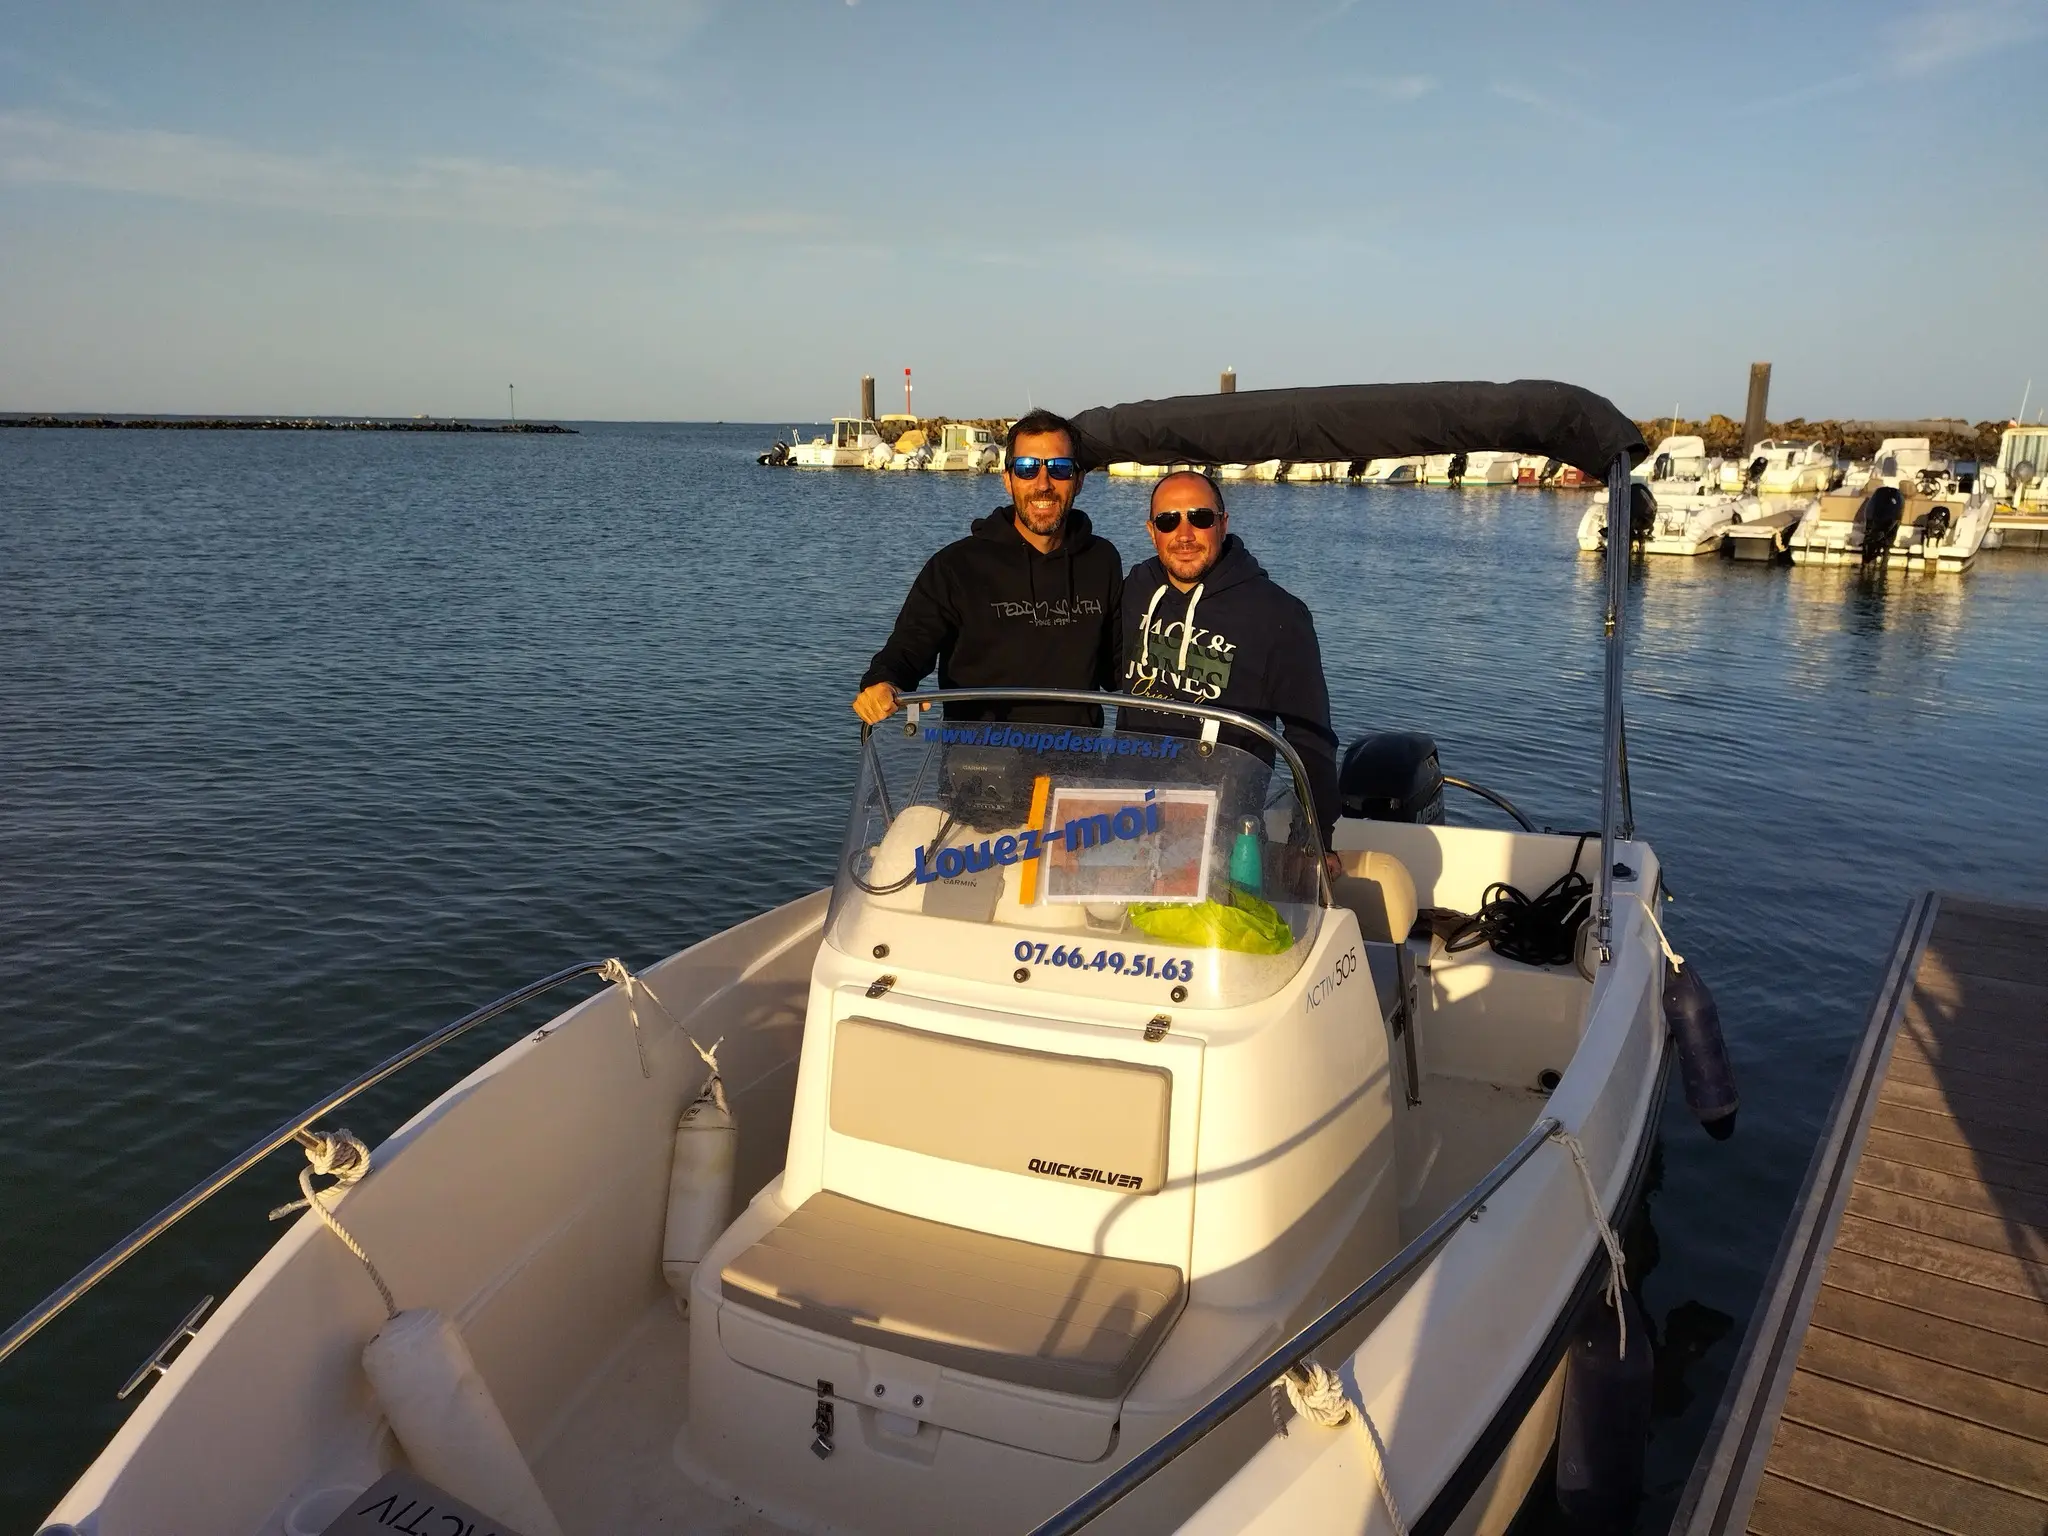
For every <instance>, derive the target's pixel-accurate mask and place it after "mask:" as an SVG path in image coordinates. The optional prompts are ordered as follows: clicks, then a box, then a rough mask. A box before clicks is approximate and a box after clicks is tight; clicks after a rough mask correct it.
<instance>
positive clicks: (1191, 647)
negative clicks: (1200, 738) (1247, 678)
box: [1124, 582, 1237, 703]
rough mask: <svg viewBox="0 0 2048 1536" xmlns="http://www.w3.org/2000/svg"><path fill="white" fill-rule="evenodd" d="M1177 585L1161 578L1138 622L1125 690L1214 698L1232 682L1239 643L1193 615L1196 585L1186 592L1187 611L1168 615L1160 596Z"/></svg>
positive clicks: (1197, 604)
mask: <svg viewBox="0 0 2048 1536" xmlns="http://www.w3.org/2000/svg"><path fill="white" fill-rule="evenodd" d="M1172 590H1173V588H1171V587H1170V586H1168V585H1167V584H1166V583H1164V582H1161V583H1160V585H1159V589H1158V590H1157V591H1155V592H1154V593H1153V594H1152V601H1151V602H1150V603H1148V604H1147V605H1146V607H1145V617H1144V618H1143V619H1142V620H1140V621H1139V624H1138V638H1139V646H1138V654H1137V655H1135V656H1133V657H1131V658H1130V659H1129V660H1128V661H1126V662H1125V663H1124V691H1125V692H1127V693H1133V694H1136V695H1137V696H1138V697H1139V698H1145V699H1176V698H1177V699H1192V700H1194V701H1195V702H1197V703H1213V702H1215V701H1216V700H1217V699H1220V698H1222V697H1223V690H1224V689H1226V688H1228V687H1229V686H1230V670H1231V665H1232V663H1233V662H1234V660H1235V659H1236V656H1237V645H1236V643H1235V642H1234V641H1231V640H1228V639H1225V638H1224V636H1223V635H1222V634H1220V633H1218V632H1217V631H1216V630H1213V629H1208V628H1205V627H1203V626H1202V625H1201V624H1200V623H1199V622H1198V620H1197V619H1196V617H1195V613H1196V610H1197V608H1199V607H1200V605H1201V601H1202V591H1203V589H1202V588H1201V587H1200V586H1197V587H1196V588H1195V589H1194V591H1192V592H1190V593H1189V594H1188V606H1187V612H1186V614H1185V615H1184V616H1183V617H1181V618H1178V619H1167V618H1164V617H1162V616H1160V614H1159V600H1160V599H1161V598H1163V597H1165V596H1166V594H1167V593H1168V592H1170V591H1172Z"/></svg>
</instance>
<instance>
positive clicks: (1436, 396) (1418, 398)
mask: <svg viewBox="0 0 2048 1536" xmlns="http://www.w3.org/2000/svg"><path fill="white" fill-rule="evenodd" d="M1074 430H1075V431H1076V432H1077V433H1079V434H1080V437H1081V441H1080V443H1079V445H1078V450H1079V453H1080V455H1081V458H1082V460H1083V461H1084V462H1085V463H1086V464H1088V465H1089V466H1090V467H1091V468H1099V467H1101V466H1102V465H1105V464H1111V463H1116V462H1120V461H1125V460H1130V461H1135V462H1137V463H1140V464H1256V463H1259V462H1260V461H1261V460H1265V459H1289V460H1294V461H1297V462H1302V461H1317V462H1319V461H1324V460H1330V459H1351V460H1359V459H1405V458H1414V457H1418V456H1421V455H1424V454H1431V453H1475V452H1478V451H1480V450H1482V449H1488V448H1502V449H1508V450H1510V451H1512V452H1515V453H1528V454H1543V455H1544V456H1546V457H1548V458H1553V459H1557V460H1559V461H1561V462H1562V463H1566V464H1569V465H1571V466H1572V467H1573V468H1575V469H1580V470H1583V471H1585V472H1586V473H1587V474H1589V475H1605V474H1606V473H1607V467H1608V466H1609V465H1610V464H1612V463H1613V462H1614V459H1615V457H1616V456H1617V455H1618V454H1624V453H1625V454H1627V455H1628V458H1629V462H1630V464H1635V463H1637V462H1638V461H1640V460H1641V459H1642V457H1643V455H1644V454H1645V453H1646V452H1647V451H1648V450H1647V449H1646V448H1645V446H1644V443H1643V434H1642V433H1640V432H1638V431H1637V430H1636V424H1635V423H1634V422H1632V421H1630V420H1629V419H1628V418H1627V417H1626V416H1624V415H1622V414H1621V412H1620V411H1618V410H1616V409H1615V408H1614V406H1613V404H1612V403H1611V402H1610V401H1608V400H1606V399H1605V398H1603V397H1602V396H1600V395H1596V394H1594V393H1593V392H1592V391H1591V390H1586V389H1580V388H1579V387H1578V386H1577V385H1575V384H1560V383H1557V382H1556V381H1555V380H1552V379H1518V380H1516V381H1515V382H1514V383H1512V384H1483V383H1445V384H1335V385H1329V386H1326V387H1322V388H1316V389H1252V390H1246V391H1244V392H1242V393H1240V394H1228V395H1225V394H1214V395H1176V396H1174V397H1173V398H1172V399H1170V400H1140V401H1138V402H1137V403H1136V404H1133V405H1109V406H1097V407H1096V408H1095V409H1093V410H1088V411H1083V412H1082V413H1081V414H1080V415H1078V416H1076V417H1075V418H1074Z"/></svg>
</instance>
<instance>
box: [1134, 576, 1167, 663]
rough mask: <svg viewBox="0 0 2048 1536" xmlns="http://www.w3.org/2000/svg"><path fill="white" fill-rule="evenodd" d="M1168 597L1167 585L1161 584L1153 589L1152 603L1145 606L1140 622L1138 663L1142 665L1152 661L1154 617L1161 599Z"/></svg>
mask: <svg viewBox="0 0 2048 1536" xmlns="http://www.w3.org/2000/svg"><path fill="white" fill-rule="evenodd" d="M1164 596H1166V583H1165V582H1163V581H1162V582H1161V583H1159V585H1158V586H1156V587H1154V588H1153V589H1152V601H1151V602H1149V603H1147V604H1146V605H1145V617H1144V618H1142V619H1140V620H1139V621H1138V657H1137V659H1138V661H1139V662H1140V664H1144V663H1147V662H1149V661H1150V660H1151V655H1152V615H1153V613H1154V612H1155V611H1157V609H1158V607H1159V599H1161V598H1162V597H1164Z"/></svg>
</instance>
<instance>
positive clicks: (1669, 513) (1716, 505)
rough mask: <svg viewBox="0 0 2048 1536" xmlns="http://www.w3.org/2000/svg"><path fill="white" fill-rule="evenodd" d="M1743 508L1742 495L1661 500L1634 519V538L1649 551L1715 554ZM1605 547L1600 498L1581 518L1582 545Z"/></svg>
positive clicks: (1604, 509) (1603, 505)
mask: <svg viewBox="0 0 2048 1536" xmlns="http://www.w3.org/2000/svg"><path fill="white" fill-rule="evenodd" d="M1750 505H1752V506H1753V505H1754V502H1751V503H1750ZM1742 511H1743V501H1742V499H1741V498H1739V497H1735V496H1725V495H1716V496H1686V497H1681V498H1679V499H1677V500H1676V501H1674V503H1673V504H1672V505H1671V506H1668V507H1667V506H1664V505H1663V504H1661V503H1659V504H1657V505H1656V506H1654V507H1653V508H1651V509H1650V512H1649V515H1648V516H1647V517H1638V518H1637V519H1636V520H1635V521H1636V526H1635V527H1634V528H1633V529H1632V530H1631V532H1632V533H1633V535H1634V537H1633V540H1632V542H1633V544H1634V546H1635V548H1636V549H1637V550H1639V551H1641V552H1642V553H1643V554H1646V555H1683V556H1688V557H1690V556H1694V555H1711V554H1716V553H1718V552H1719V551H1720V548H1721V545H1722V543H1723V541H1724V540H1725V539H1726V538H1727V536H1728V533H1729V531H1730V530H1731V529H1732V528H1734V527H1735V525H1736V524H1737V523H1738V522H1740V521H1741V517H1742ZM1606 547H1607V506H1606V503H1605V502H1604V501H1600V502H1596V503H1595V504H1594V505H1592V506H1590V507H1588V508H1586V514H1585V516H1584V517H1582V518H1580V519H1579V548H1580V549H1582V550H1585V551H1587V552H1589V553H1591V552H1596V551H1599V550H1602V549H1605V548H1606Z"/></svg>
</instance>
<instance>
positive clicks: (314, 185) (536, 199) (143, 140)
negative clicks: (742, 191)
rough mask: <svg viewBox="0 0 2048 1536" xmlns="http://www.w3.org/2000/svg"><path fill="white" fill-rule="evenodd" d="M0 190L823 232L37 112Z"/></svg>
mask: <svg viewBox="0 0 2048 1536" xmlns="http://www.w3.org/2000/svg"><path fill="white" fill-rule="evenodd" d="M0 184H6V185H14V186H61V187H83V188H88V189H90V190H93V191H98V192H110V193H123V194H128V195H132V196H140V197H157V198H166V199H170V200H173V201H178V202H191V203H207V204H220V205H227V206H234V207H245V208H268V209H275V210H279V211H284V212H293V213H308V214H317V215H322V216H325V217H330V218H372V219H425V220H434V221H437V222H443V223H455V224H479V225H490V226H497V227H502V228H508V229H549V228H560V227H566V226H586V227H587V226H591V225H598V226H611V227H628V228H633V227H637V228H646V229H661V230H676V231H688V232H693V233H699V234H734V235H749V234H754V235H759V234H790V233H798V232H801V231H803V230H807V229H815V228H816V227H817V221H816V220H815V219H812V218H810V217H808V216H805V215H801V214H792V213H781V212H776V211H773V210H769V211H760V212H742V213H734V214H726V215H718V216H707V217H699V218H691V217H687V216H685V215H683V214H681V213H679V212H676V211H672V210H665V209H648V208H641V207H636V206H634V205H632V204H630V203H629V202H627V201H625V200H624V199H623V198H622V197H621V196H620V192H621V189H620V188H619V186H618V183H617V179H616V178H615V177H614V176H612V175H611V174H610V173H609V172H603V171H565V170H558V169H555V168H552V167H547V166H529V165H510V164H503V163H499V162H494V161H487V160H478V159H473V158H467V157H461V156H425V157H420V158H416V159H413V160H410V161H407V162H404V163H403V164H401V165H397V166H368V165H364V164H362V163H360V162H358V161H355V160H351V159H349V158H346V157H344V156H340V155H292V154H282V153H279V152H277V151H274V150H265V149H254V148H251V147H249V146H248V145H245V144H239V143H236V142H235V141H233V140H231V139H220V138H212V137H208V136H205V135H200V134H191V133H173V132H169V131H167V130H164V129H160V128H96V127H89V126H84V125H80V124H76V123H71V122H67V121H64V120H63V119H60V118H55V117H50V116H47V115H45V114H43V113H39V112H0Z"/></svg>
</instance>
